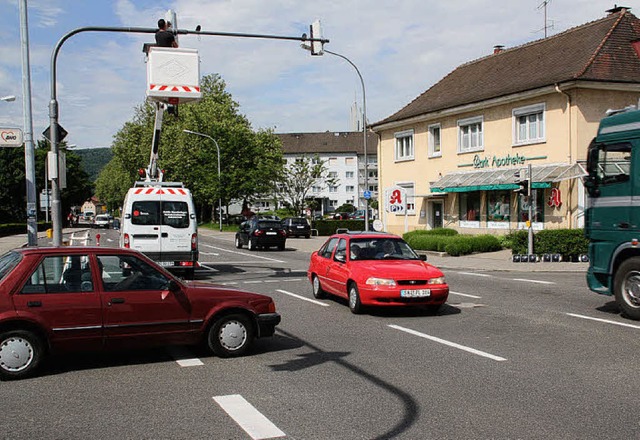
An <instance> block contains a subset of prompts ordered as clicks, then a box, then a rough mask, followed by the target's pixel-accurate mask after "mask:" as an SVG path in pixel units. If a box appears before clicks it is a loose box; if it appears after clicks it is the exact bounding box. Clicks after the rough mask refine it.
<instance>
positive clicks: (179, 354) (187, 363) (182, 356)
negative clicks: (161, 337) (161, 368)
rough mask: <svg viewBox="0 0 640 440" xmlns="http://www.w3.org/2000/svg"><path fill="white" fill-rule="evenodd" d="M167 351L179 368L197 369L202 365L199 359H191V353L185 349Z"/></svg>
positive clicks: (173, 348) (169, 349) (178, 348)
mask: <svg viewBox="0 0 640 440" xmlns="http://www.w3.org/2000/svg"><path fill="white" fill-rule="evenodd" d="M167 351H168V352H169V354H170V355H171V357H172V358H173V359H174V360H175V361H176V363H177V364H178V365H180V366H181V367H199V366H200V365H204V363H203V362H202V361H201V360H200V359H198V358H194V357H191V356H192V353H190V352H189V350H187V349H184V348H181V347H170V348H168V349H167Z"/></svg>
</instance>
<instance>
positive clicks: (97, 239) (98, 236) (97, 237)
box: [96, 234, 100, 246]
mask: <svg viewBox="0 0 640 440" xmlns="http://www.w3.org/2000/svg"><path fill="white" fill-rule="evenodd" d="M96 246H100V234H96Z"/></svg>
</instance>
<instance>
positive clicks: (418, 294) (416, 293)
mask: <svg viewBox="0 0 640 440" xmlns="http://www.w3.org/2000/svg"><path fill="white" fill-rule="evenodd" d="M400 296H402V297H404V298H424V297H427V296H431V289H416V290H401V291H400Z"/></svg>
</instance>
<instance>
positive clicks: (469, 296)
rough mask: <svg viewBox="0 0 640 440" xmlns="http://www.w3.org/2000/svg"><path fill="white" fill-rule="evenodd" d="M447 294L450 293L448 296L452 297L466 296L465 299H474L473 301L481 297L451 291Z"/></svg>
mask: <svg viewBox="0 0 640 440" xmlns="http://www.w3.org/2000/svg"><path fill="white" fill-rule="evenodd" d="M449 293H450V294H452V295H460V296H466V297H468V298H475V299H479V298H482V297H481V296H477V295H470V294H468V293H460V292H452V291H449Z"/></svg>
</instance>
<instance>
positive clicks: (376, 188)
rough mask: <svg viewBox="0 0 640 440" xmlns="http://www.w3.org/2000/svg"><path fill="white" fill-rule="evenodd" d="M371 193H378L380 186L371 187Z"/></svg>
mask: <svg viewBox="0 0 640 440" xmlns="http://www.w3.org/2000/svg"><path fill="white" fill-rule="evenodd" d="M369 191H371V192H378V185H369Z"/></svg>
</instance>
